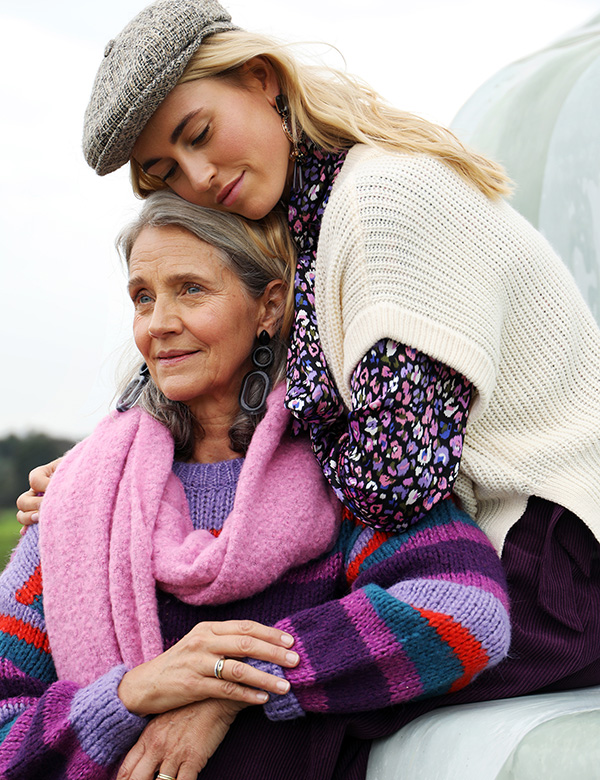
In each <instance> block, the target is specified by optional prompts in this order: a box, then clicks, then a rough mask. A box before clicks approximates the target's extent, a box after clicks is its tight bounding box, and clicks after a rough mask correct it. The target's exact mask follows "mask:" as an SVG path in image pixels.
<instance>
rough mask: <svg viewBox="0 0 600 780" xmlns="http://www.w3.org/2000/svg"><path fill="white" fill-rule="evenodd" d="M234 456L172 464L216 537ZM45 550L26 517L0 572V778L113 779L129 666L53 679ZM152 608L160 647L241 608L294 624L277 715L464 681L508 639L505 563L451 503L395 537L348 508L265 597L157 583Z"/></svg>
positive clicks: (421, 692) (381, 703) (123, 733)
mask: <svg viewBox="0 0 600 780" xmlns="http://www.w3.org/2000/svg"><path fill="white" fill-rule="evenodd" d="M236 463H237V462H233V464H234V465H232V464H229V465H228V466H227V468H225V469H223V464H213V465H212V466H208V467H199V468H198V467H190V466H181V465H176V466H175V471H176V473H177V474H178V476H179V477H180V479H182V481H183V482H184V487H185V489H186V495H187V496H188V500H189V502H190V507H191V509H192V515H193V516H194V521H195V522H198V523H202V524H203V525H204V527H210V528H212V529H213V530H214V532H215V533H218V531H219V527H220V525H221V523H222V521H223V519H224V517H226V516H227V513H228V511H229V508H230V502H231V501H232V498H233V494H234V492H235V483H236V480H237V476H238V475H239V469H237V468H236V466H235V464H236ZM215 485H218V486H219V489H218V491H214V490H213V487H214V486H215ZM39 560H40V559H39V549H38V532H37V529H36V528H35V527H32V528H30V529H29V530H28V532H27V534H26V535H25V536H24V537H23V539H22V540H21V542H20V543H19V546H18V547H17V550H16V552H15V554H14V555H13V558H12V560H11V563H10V564H9V566H8V567H7V569H6V570H5V571H4V573H3V574H2V576H1V577H0V777H10V778H23V780H25V778H27V779H30V778H32V777H44V778H46V779H47V780H52V778H57V779H58V778H80V779H81V780H100V778H109V777H110V776H111V775H112V774H113V773H114V770H115V767H116V766H118V763H119V761H120V759H122V758H123V756H124V754H125V753H126V752H127V750H128V749H129V748H130V747H131V746H132V745H133V744H134V743H135V741H136V740H137V738H138V736H139V734H140V733H141V731H142V729H143V728H144V725H145V723H146V720H145V719H143V718H139V717H137V716H135V715H132V714H131V713H129V712H128V711H127V710H126V709H125V708H124V707H123V705H122V703H121V701H120V699H119V698H118V696H117V687H118V685H119V682H120V680H121V678H122V676H123V674H124V672H125V668H124V667H116V668H114V669H112V670H110V671H109V672H108V673H107V674H105V675H103V676H102V677H101V678H100V679H98V680H96V681H95V682H93V683H92V684H90V685H88V686H86V687H83V688H79V687H78V686H76V685H75V684H73V683H69V682H64V681H60V682H59V681H57V679H56V673H55V670H54V664H53V662H52V655H51V652H50V648H49V646H48V640H47V635H46V632H45V623H44V612H43V600H42V598H43V589H42V578H41V571H40V563H39ZM159 615H160V624H161V630H162V634H163V639H164V644H165V648H166V647H169V646H171V645H172V644H174V643H175V642H176V641H178V640H179V639H180V638H181V637H182V636H183V635H184V634H185V633H186V632H187V631H189V630H190V629H191V628H192V627H193V626H194V625H195V624H196V623H197V622H198V621H200V620H227V619H230V618H235V617H244V618H250V619H254V620H258V621H260V622H263V623H267V624H273V625H277V626H278V627H279V628H281V629H283V630H285V631H288V632H289V633H290V634H292V635H293V636H294V637H295V640H296V641H295V646H294V647H295V650H296V651H297V652H298V653H299V655H300V659H301V660H300V664H299V665H298V666H297V667H296V668H295V669H293V670H285V672H284V671H283V670H281V669H279V670H278V672H279V673H280V674H285V676H286V677H287V678H288V679H289V681H290V683H291V685H292V691H291V695H288V696H286V697H280V698H278V699H276V700H275V701H272V702H269V703H268V704H267V705H266V706H265V710H266V711H267V714H268V716H269V717H270V718H272V719H290V718H299V717H300V716H302V715H303V714H304V713H305V712H306V713H325V714H327V713H347V712H360V711H364V710H370V709H378V708H381V707H385V706H388V705H390V704H394V703H398V702H407V701H410V700H412V699H416V698H422V697H428V696H434V695H436V694H439V693H445V692H448V691H453V690H458V689H460V688H461V687H463V686H465V685H467V684H468V682H469V681H470V680H471V679H472V678H473V677H474V676H475V675H477V674H479V673H480V672H481V671H482V670H483V669H485V668H487V667H490V666H493V665H494V664H496V663H498V662H499V661H500V660H501V659H502V658H503V657H504V656H505V655H506V653H507V650H508V644H509V621H508V604H507V595H506V583H505V581H504V575H503V572H502V568H501V565H500V561H499V559H498V557H497V555H496V554H495V552H494V550H493V549H492V547H491V545H490V544H489V542H488V541H487V539H486V537H485V536H484V535H483V533H482V532H481V531H480V530H479V529H478V528H477V526H476V525H475V524H474V523H472V521H471V520H470V519H469V518H468V517H467V516H466V515H465V514H464V513H462V512H460V511H459V510H457V509H456V507H455V506H454V505H453V504H452V503H451V502H450V501H445V502H442V504H441V505H440V506H439V507H436V508H435V509H434V510H432V511H431V512H430V513H429V514H428V516H427V517H426V518H425V519H424V520H423V521H422V522H421V523H420V524H419V525H418V526H415V527H414V528H413V529H411V530H410V531H409V532H407V533H406V534H402V535H396V536H394V535H391V534H389V533H384V532H378V531H374V530H373V529H365V528H364V526H361V525H360V524H358V523H356V522H355V521H354V519H353V518H352V517H351V516H349V515H348V516H346V517H345V519H344V521H343V523H342V528H341V532H340V536H339V539H338V541H337V543H336V545H335V547H334V548H333V550H332V551H331V552H330V553H328V554H326V555H324V556H322V557H321V558H320V559H318V560H316V561H313V562H311V563H310V564H308V565H307V566H303V567H301V568H300V569H297V570H293V571H291V572H289V573H288V574H286V575H284V577H282V578H281V579H280V580H279V581H278V582H276V583H275V584H274V585H272V586H270V587H269V588H267V589H266V590H265V591H263V592H262V593H260V594H258V595H256V596H254V597H251V598H249V599H245V600H244V601H242V602H236V603H233V604H228V605H224V606H205V607H193V606H189V605H186V604H183V603H181V602H179V601H177V599H175V598H174V597H173V596H171V595H169V594H166V593H160V594H159ZM311 717H312V716H311ZM298 722H300V720H298Z"/></svg>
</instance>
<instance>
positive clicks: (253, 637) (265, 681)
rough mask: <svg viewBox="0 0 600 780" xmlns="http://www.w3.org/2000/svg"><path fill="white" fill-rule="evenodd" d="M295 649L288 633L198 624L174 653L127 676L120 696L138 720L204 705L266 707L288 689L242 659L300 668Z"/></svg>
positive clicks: (244, 623) (245, 623)
mask: <svg viewBox="0 0 600 780" xmlns="http://www.w3.org/2000/svg"><path fill="white" fill-rule="evenodd" d="M292 643H293V640H292V638H291V637H290V636H289V635H287V634H285V633H284V632H282V631H280V630H278V629H276V628H271V627H269V626H263V625H261V624H260V623H256V622H254V621H252V620H228V621H223V622H212V623H211V622H204V623H199V624H198V625H197V626H195V627H194V628H193V629H192V630H191V631H190V632H189V633H188V634H186V635H185V636H184V637H183V639H181V640H180V641H179V642H177V644H175V645H173V647H171V648H169V649H168V650H166V651H165V652H164V653H162V654H161V655H159V656H157V657H156V658H154V659H152V660H151V661H147V662H146V663H144V664H140V666H136V667H135V668H134V669H131V671H129V672H127V674H125V676H124V677H123V679H122V681H121V684H120V686H119V696H120V698H121V701H122V702H123V704H124V705H125V707H126V708H127V709H128V710H129V711H130V712H134V713H137V714H138V715H151V714H157V713H161V712H167V711H168V710H173V709H177V708H179V707H183V706H185V705H186V704H191V703H192V702H196V701H202V700H204V699H229V700H232V701H239V702H245V703H246V704H264V702H265V701H266V700H267V699H268V696H267V695H266V694H265V693H264V691H269V692H271V693H275V694H281V693H285V692H286V691H287V690H288V689H289V684H288V683H287V681H285V680H282V679H281V677H279V676H276V675H272V674H268V673H266V672H263V671H261V670H260V669H256V668H254V667H252V666H250V665H248V664H246V663H244V662H243V661H242V660H240V659H242V658H245V657H249V658H257V659H259V660H262V661H269V662H271V663H275V664H279V665H280V666H282V667H291V666H294V665H295V664H297V663H298V654H297V653H296V652H294V651H292V650H289V647H290V645H291V644H292ZM220 658H225V659H227V660H226V661H225V665H224V667H223V679H217V678H216V677H215V664H216V662H217V661H218V660H219V659H220ZM257 689H262V690H257Z"/></svg>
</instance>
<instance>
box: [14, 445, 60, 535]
mask: <svg viewBox="0 0 600 780" xmlns="http://www.w3.org/2000/svg"><path fill="white" fill-rule="evenodd" d="M61 460H62V458H57V459H56V460H53V461H52V463H46V465H45V466H38V467H37V468H36V469H33V471H32V472H30V474H29V484H30V486H31V487H30V489H29V490H27V491H26V492H25V493H21V495H20V496H19V498H17V509H18V510H19V511H18V512H17V520H18V521H19V522H20V523H21V525H24V526H28V525H33V524H34V523H37V521H38V520H39V511H40V505H41V503H42V498H43V494H44V493H45V492H46V489H47V488H48V485H49V483H50V478H51V477H52V475H53V474H54V472H55V471H56V467H57V466H58V464H59V463H60V462H61ZM24 530H25V529H22V530H21V533H23V531H24Z"/></svg>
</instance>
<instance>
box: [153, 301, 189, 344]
mask: <svg viewBox="0 0 600 780" xmlns="http://www.w3.org/2000/svg"><path fill="white" fill-rule="evenodd" d="M180 331H181V319H180V318H179V317H178V315H177V310H176V307H175V306H174V305H172V304H169V303H166V302H163V301H161V300H160V299H159V300H157V301H156V302H155V304H154V308H153V310H152V317H151V318H150V322H149V323H148V333H149V334H150V336H152V337H153V338H161V337H164V336H166V335H168V334H169V333H179V332H180Z"/></svg>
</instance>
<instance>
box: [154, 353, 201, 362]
mask: <svg viewBox="0 0 600 780" xmlns="http://www.w3.org/2000/svg"><path fill="white" fill-rule="evenodd" d="M196 353H197V350H194V351H193V352H180V351H176V352H175V351H174V352H165V353H164V354H160V355H157V356H156V362H157V363H158V364H159V365H161V366H175V365H177V364H178V363H182V362H183V361H184V360H185V359H186V358H189V357H191V356H192V355H195V354H196Z"/></svg>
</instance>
